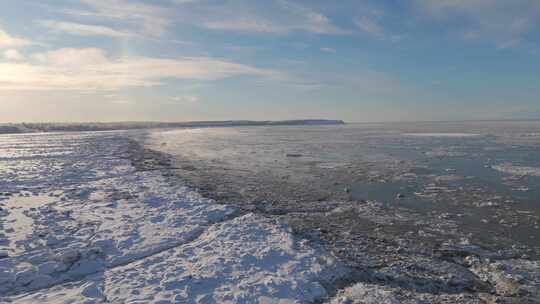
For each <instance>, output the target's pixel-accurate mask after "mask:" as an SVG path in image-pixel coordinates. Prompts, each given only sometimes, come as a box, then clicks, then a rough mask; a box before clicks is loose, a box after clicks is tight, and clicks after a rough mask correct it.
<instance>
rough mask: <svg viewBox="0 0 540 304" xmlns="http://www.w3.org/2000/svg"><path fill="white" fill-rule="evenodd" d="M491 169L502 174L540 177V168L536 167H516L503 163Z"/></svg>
mask: <svg viewBox="0 0 540 304" xmlns="http://www.w3.org/2000/svg"><path fill="white" fill-rule="evenodd" d="M491 168H493V169H495V170H497V171H500V172H503V173H508V174H511V175H517V176H540V168H538V167H527V166H516V165H513V164H510V163H505V164H500V165H496V166H492V167H491Z"/></svg>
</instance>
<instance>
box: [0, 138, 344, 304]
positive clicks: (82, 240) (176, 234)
mask: <svg viewBox="0 0 540 304" xmlns="http://www.w3.org/2000/svg"><path fill="white" fill-rule="evenodd" d="M129 147H130V142H129V140H127V139H126V138H125V137H123V136H120V135H119V134H117V133H70V134H59V133H55V134H53V133H51V134H39V135H38V134H35V135H11V136H2V137H1V141H0V168H1V170H0V208H1V209H0V231H1V232H0V302H2V303H3V302H7V303H36V302H41V303H105V302H106V303H126V302H130V303H134V302H137V303H213V302H215V303H242V302H244V303H253V302H259V303H294V302H298V303H305V302H312V301H315V300H317V299H323V298H324V297H326V296H327V290H326V289H325V287H324V286H327V284H330V285H331V284H332V283H333V282H334V281H335V280H337V279H340V278H343V277H344V276H346V275H347V269H346V268H345V267H344V266H342V265H341V264H340V263H339V262H338V261H336V260H335V259H334V258H333V257H332V256H331V255H329V254H327V253H326V252H324V251H323V250H321V249H318V248H313V247H312V246H310V245H309V244H308V243H307V242H306V241H303V240H299V239H296V238H295V237H294V236H293V234H292V233H291V231H290V229H289V228H288V227H287V226H286V225H285V224H283V223H281V222H278V221H276V220H273V219H268V218H265V217H263V216H261V215H256V214H251V213H248V214H242V213H240V212H238V211H237V210H236V209H235V208H234V207H231V206H225V205H219V204H216V203H215V202H214V201H212V200H209V199H206V198H204V197H202V196H201V195H200V194H198V193H197V192H195V191H193V190H192V189H190V188H188V187H186V186H184V185H183V182H182V180H180V179H179V178H178V177H176V176H174V175H169V174H164V172H163V171H159V170H137V169H136V168H135V167H134V166H133V164H132V162H131V161H130V153H132V151H130V150H129Z"/></svg>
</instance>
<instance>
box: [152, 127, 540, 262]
mask: <svg viewBox="0 0 540 304" xmlns="http://www.w3.org/2000/svg"><path fill="white" fill-rule="evenodd" d="M151 142H152V143H153V145H154V146H155V147H156V148H157V149H160V150H162V151H165V152H167V153H169V154H171V155H174V156H175V157H176V158H177V160H178V168H179V169H180V171H181V172H182V173H181V174H182V175H184V176H186V177H187V178H188V180H191V181H192V183H193V184H194V185H195V186H197V187H200V188H202V190H203V191H207V192H208V193H209V195H212V196H213V197H215V198H217V199H221V200H222V201H224V202H227V201H236V202H238V203H239V204H240V205H244V206H246V208H258V209H268V210H269V212H272V210H274V209H278V208H281V209H284V210H287V209H294V208H295V205H298V204H299V203H302V206H305V204H304V203H307V205H309V202H317V201H335V200H344V201H365V200H369V201H378V202H381V203H383V204H384V205H386V206H388V207H390V208H394V207H395V208H405V209H409V210H411V211H413V212H416V213H418V214H419V215H421V216H422V217H442V218H444V219H451V220H452V221H453V222H454V223H455V224H456V225H457V227H456V235H459V236H462V237H463V238H466V239H467V241H470V242H473V243H477V244H481V245H483V246H486V247H488V248H491V249H493V250H497V249H501V248H502V249H504V248H506V247H508V246H518V247H519V246H524V247H527V248H528V249H530V250H531V252H530V253H532V254H534V252H535V251H537V250H538V248H539V246H540V201H539V199H540V122H538V121H536V122H535V121H532V122H508V121H497V122H448V123H403V124H348V125H343V126H294V127H290V126H283V127H250V128H223V129H219V128H207V129H192V130H174V131H169V132H160V133H158V134H155V135H154V136H153V137H152V139H151ZM274 211H275V210H274ZM536 253H537V252H536Z"/></svg>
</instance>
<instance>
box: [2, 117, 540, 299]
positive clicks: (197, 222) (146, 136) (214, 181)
mask: <svg viewBox="0 0 540 304" xmlns="http://www.w3.org/2000/svg"><path fill="white" fill-rule="evenodd" d="M539 148H540V123H538V122H467V123H415V124H349V125H344V126H305V127H302V126H294V127H292V126H287V127H285V126H273V127H238V128H237V127H227V128H184V129H162V130H140V131H135V130H132V131H127V132H123V131H112V132H81V133H76V132H74V133H43V134H18V135H2V136H0V303H36V302H42V303H88V304H89V303H264V304H266V303H343V304H344V303H492V302H496V303H538V302H539V301H540V262H539V261H538V256H539V254H538V252H539V251H538V247H539V242H538V238H539V237H540V236H539V235H538V228H539V227H538V226H539V223H538V221H539V220H538V218H539V215H540V214H539V208H538V204H537V203H538V202H537V198H538V197H540V196H539V195H538V194H539V193H540V192H539V191H540V182H539V179H540V160H539V158H538V155H539V154H538V149H539Z"/></svg>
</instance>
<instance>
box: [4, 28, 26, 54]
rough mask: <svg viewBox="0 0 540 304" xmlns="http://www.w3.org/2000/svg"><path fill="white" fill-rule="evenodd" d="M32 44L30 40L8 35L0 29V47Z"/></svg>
mask: <svg viewBox="0 0 540 304" xmlns="http://www.w3.org/2000/svg"><path fill="white" fill-rule="evenodd" d="M32 44H34V43H33V42H32V41H30V40H27V39H24V38H21V37H15V36H11V35H9V34H8V33H7V32H5V31H4V30H2V29H0V49H2V48H16V47H23V46H28V45H32Z"/></svg>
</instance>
